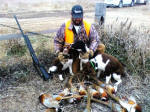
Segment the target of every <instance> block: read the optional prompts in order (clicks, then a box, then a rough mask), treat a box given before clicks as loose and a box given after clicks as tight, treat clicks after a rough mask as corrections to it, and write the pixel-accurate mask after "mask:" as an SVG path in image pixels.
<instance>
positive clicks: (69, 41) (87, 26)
mask: <svg viewBox="0 0 150 112" xmlns="http://www.w3.org/2000/svg"><path fill="white" fill-rule="evenodd" d="M70 24H71V21H70V20H69V21H67V22H66V24H65V25H66V26H65V43H66V44H72V43H73V42H74V34H73V31H72V30H70V29H69V26H70ZM83 24H84V28H85V31H86V34H87V36H89V33H90V28H91V24H90V23H88V22H86V21H83Z"/></svg>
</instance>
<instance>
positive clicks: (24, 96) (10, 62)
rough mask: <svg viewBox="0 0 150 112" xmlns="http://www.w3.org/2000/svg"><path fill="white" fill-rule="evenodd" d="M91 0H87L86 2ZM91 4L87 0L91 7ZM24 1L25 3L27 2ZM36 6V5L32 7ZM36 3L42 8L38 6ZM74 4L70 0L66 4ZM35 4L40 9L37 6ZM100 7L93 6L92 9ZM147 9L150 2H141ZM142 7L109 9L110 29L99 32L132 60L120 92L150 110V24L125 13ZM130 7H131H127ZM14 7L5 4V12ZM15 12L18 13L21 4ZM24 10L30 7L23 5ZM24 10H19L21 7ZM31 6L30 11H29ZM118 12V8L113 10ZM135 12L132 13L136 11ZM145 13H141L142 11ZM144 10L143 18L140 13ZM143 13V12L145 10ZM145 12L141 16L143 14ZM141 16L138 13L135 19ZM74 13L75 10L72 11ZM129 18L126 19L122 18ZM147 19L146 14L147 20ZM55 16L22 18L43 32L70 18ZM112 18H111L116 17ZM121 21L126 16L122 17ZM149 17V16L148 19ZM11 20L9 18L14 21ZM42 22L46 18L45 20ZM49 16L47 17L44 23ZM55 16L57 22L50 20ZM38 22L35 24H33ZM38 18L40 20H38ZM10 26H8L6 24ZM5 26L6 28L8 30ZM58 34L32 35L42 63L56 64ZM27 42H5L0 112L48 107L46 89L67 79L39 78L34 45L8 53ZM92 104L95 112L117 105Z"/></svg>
mask: <svg viewBox="0 0 150 112" xmlns="http://www.w3.org/2000/svg"><path fill="white" fill-rule="evenodd" d="M79 2H80V3H81V4H83V5H84V4H85V3H84V2H83V1H79ZM85 2H86V1H85ZM45 5H46V4H42V6H43V8H41V9H39V7H40V5H38V4H36V5H35V6H34V7H32V6H31V7H32V8H33V9H29V10H30V11H31V10H37V11H40V10H49V8H50V7H49V6H48V5H47V7H44V6H45ZM89 5H90V4H86V5H85V7H88V6H89ZM21 6H23V5H21ZM28 7H30V6H28ZM35 7H36V8H35ZM59 7H60V6H58V5H57V6H53V8H59ZM70 7H71V6H69V5H66V7H62V9H64V8H67V9H68V8H69V9H70ZM34 8H35V9H34ZM92 8H94V6H92V7H91V9H92ZM140 8H141V9H142V10H144V12H145V13H144V14H146V11H147V9H148V8H147V7H144V9H143V7H140ZM132 9H134V10H133V12H135V10H137V9H138V10H139V11H141V9H139V8H136V7H134V8H129V9H126V8H123V9H121V10H122V12H123V13H119V14H118V15H120V16H119V17H118V20H116V18H117V16H118V15H117V13H116V11H117V10H118V9H107V10H108V13H107V15H106V19H107V20H106V26H105V28H104V30H102V29H101V30H99V27H97V30H99V35H100V37H101V40H102V42H103V43H104V44H105V45H106V48H107V52H108V53H110V54H112V55H114V56H116V57H117V58H118V59H119V60H120V61H121V62H123V63H125V64H126V68H127V72H128V73H129V76H127V77H125V78H123V84H122V85H121V86H120V87H119V91H118V93H117V95H118V96H130V95H132V96H135V97H136V99H137V102H138V103H140V104H141V106H142V109H143V112H149V111H150V104H149V102H150V98H149V96H150V92H149V90H150V58H149V57H150V45H149V43H150V39H149V37H150V31H149V30H147V27H149V23H148V22H146V24H147V23H148V24H147V26H146V28H145V27H143V26H142V27H139V26H140V25H137V26H138V27H137V26H136V27H135V26H134V24H135V23H136V22H137V23H138V24H140V23H142V22H143V21H140V20H139V19H142V18H139V19H137V20H136V21H132V22H130V20H131V19H132V18H130V17H129V19H127V20H126V19H124V14H125V15H127V14H126V13H129V12H131V10H132ZM127 10H128V12H126V11H127ZM5 11H8V10H5V9H4V12H5ZM9 11H10V12H11V11H12V12H13V11H16V9H14V10H11V9H9ZM19 11H25V10H23V9H20V10H19ZM19 11H18V12H19ZM27 11H28V10H27ZM112 12H113V13H112ZM133 12H131V14H134V13H133ZM140 14H141V13H140ZM140 14H139V13H138V15H137V16H138V17H139V15H140ZM86 15H87V16H88V17H89V16H90V17H91V18H92V19H91V18H90V17H89V18H88V19H89V20H90V21H91V20H93V18H94V14H93V13H87V14H86ZM141 15H142V14H141ZM141 15H140V17H141ZM137 16H134V17H135V18H136V17H137ZM67 17H69V14H68V16H67ZM122 17H123V18H122ZM147 17H149V16H145V18H147ZM145 18H144V19H145ZM54 19H55V20H56V17H53V18H40V19H22V20H21V23H22V24H21V25H22V27H23V29H25V30H31V31H39V29H47V28H49V27H51V28H56V26H60V25H61V23H62V22H64V19H66V17H57V20H56V23H57V24H56V23H54V22H53V20H54ZM110 20H111V21H110ZM122 20H123V22H121V23H120V21H122ZM146 20H148V19H146ZM0 21H1V22H2V23H7V24H9V25H12V26H16V24H15V22H14V20H12V19H6V20H5V19H3V20H0ZM8 21H9V22H8ZM39 21H41V22H39ZM42 21H44V22H42ZM49 21H52V22H49ZM30 23H32V25H33V26H30ZM34 23H36V24H34ZM5 30H6V31H7V30H8V29H5ZM5 30H4V31H2V30H0V31H1V32H2V33H3V32H4V33H5ZM8 32H10V33H16V32H18V31H11V30H10V29H9V31H8ZM54 35H55V34H51V35H50V36H51V37H52V38H43V37H41V36H33V37H32V38H30V40H31V43H32V45H33V48H34V49H35V52H36V54H37V56H38V59H39V60H40V62H41V63H42V64H43V65H45V67H46V69H47V70H48V67H49V66H50V65H51V62H52V60H53V59H54V55H53V37H54ZM18 44H21V45H22V46H23V45H25V44H24V40H23V39H21V40H9V41H8V40H7V41H1V42H0V50H1V55H0V112H44V111H45V107H43V106H42V105H41V104H39V101H38V97H39V95H40V94H41V93H52V94H53V93H57V92H58V91H60V90H62V88H63V86H64V82H60V81H59V80H58V77H57V76H54V79H53V80H49V81H47V82H45V81H43V80H42V78H40V77H39V75H38V74H37V72H36V71H35V69H34V67H33V65H32V59H31V57H30V55H29V52H28V50H27V51H26V52H25V54H24V55H23V56H18V55H14V54H13V55H11V56H8V55H7V51H8V50H9V49H11V48H12V46H14V45H18ZM85 105H86V104H85V103H80V104H70V105H66V106H65V107H64V110H65V112H81V111H82V110H83V109H84V108H85ZM92 109H93V111H94V112H100V111H101V112H110V111H111V110H110V109H108V108H106V107H104V106H103V105H100V104H97V103H92Z"/></svg>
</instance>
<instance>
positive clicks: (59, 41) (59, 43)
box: [54, 23, 65, 54]
mask: <svg viewBox="0 0 150 112" xmlns="http://www.w3.org/2000/svg"><path fill="white" fill-rule="evenodd" d="M64 39H65V23H64V24H62V25H61V27H60V28H59V30H58V31H57V33H56V36H55V37H54V50H55V53H56V54H58V53H59V52H62V50H63V46H64Z"/></svg>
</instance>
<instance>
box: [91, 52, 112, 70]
mask: <svg viewBox="0 0 150 112" xmlns="http://www.w3.org/2000/svg"><path fill="white" fill-rule="evenodd" d="M91 61H93V62H95V63H97V64H98V67H97V68H98V69H99V70H102V71H105V68H106V66H107V65H108V63H109V62H110V60H109V59H108V60H107V61H106V63H104V62H103V58H102V54H99V55H97V56H96V57H95V58H93V59H91Z"/></svg>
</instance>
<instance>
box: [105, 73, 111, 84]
mask: <svg viewBox="0 0 150 112" xmlns="http://www.w3.org/2000/svg"><path fill="white" fill-rule="evenodd" d="M110 79H111V75H110V76H106V84H109V81H110Z"/></svg>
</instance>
